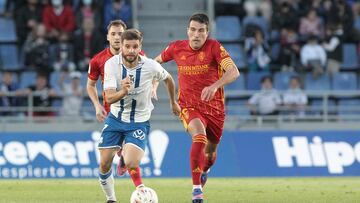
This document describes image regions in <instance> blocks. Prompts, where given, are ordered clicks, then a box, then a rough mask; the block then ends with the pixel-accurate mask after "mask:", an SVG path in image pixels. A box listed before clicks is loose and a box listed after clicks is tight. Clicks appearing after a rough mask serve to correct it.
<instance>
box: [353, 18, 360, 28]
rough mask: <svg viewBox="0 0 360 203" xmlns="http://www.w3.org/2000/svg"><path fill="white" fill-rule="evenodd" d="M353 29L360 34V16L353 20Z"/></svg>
mask: <svg viewBox="0 0 360 203" xmlns="http://www.w3.org/2000/svg"><path fill="white" fill-rule="evenodd" d="M354 28H355V29H356V30H357V31H358V32H360V16H358V17H356V18H355V20H354Z"/></svg>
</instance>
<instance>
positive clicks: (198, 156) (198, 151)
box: [190, 134, 207, 185]
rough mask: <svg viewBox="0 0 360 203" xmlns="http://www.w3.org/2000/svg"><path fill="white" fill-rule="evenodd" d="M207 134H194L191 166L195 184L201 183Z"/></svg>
mask: <svg viewBox="0 0 360 203" xmlns="http://www.w3.org/2000/svg"><path fill="white" fill-rule="evenodd" d="M206 142H207V139H206V135H203V134H198V135H194V136H193V141H192V145H191V151H190V167H191V176H192V181H193V185H201V180H200V176H201V173H202V169H203V165H204V156H205V145H206Z"/></svg>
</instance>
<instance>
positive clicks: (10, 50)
mask: <svg viewBox="0 0 360 203" xmlns="http://www.w3.org/2000/svg"><path fill="white" fill-rule="evenodd" d="M0 23H1V22H0ZM1 32H2V31H1ZM1 32H0V33H1ZM0 61H1V62H2V66H3V69H4V70H19V69H21V68H22V67H21V65H20V63H19V57H18V49H17V47H16V45H10V44H9V45H0Z"/></svg>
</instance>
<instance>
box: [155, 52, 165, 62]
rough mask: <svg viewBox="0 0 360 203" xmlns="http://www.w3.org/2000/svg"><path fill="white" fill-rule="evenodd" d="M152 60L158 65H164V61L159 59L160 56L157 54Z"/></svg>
mask: <svg viewBox="0 0 360 203" xmlns="http://www.w3.org/2000/svg"><path fill="white" fill-rule="evenodd" d="M154 60H155V61H157V62H158V63H160V64H162V63H164V61H163V60H162V58H161V54H159V55H158V56H157V57H155V58H154Z"/></svg>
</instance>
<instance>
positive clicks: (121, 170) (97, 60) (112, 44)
mask: <svg viewBox="0 0 360 203" xmlns="http://www.w3.org/2000/svg"><path fill="white" fill-rule="evenodd" d="M107 30H108V33H107V36H106V37H107V40H108V41H109V47H108V48H106V49H104V50H103V51H101V52H99V53H98V54H96V55H95V56H94V57H93V58H92V59H91V60H90V64H89V70H88V81H87V92H88V95H89V97H90V99H91V101H92V103H93V105H94V107H95V110H96V118H97V120H98V121H100V122H103V121H104V120H105V118H106V116H107V115H108V113H109V112H110V105H109V103H107V102H106V100H105V98H106V97H105V92H102V94H103V98H104V99H103V104H104V106H102V105H101V104H100V101H99V97H98V92H97V89H96V82H97V80H98V79H99V76H100V77H101V84H102V85H103V84H104V65H105V62H106V61H107V60H108V59H110V58H111V57H113V56H114V55H118V54H119V53H120V47H121V34H122V33H123V32H124V31H125V30H126V24H125V23H124V22H123V21H122V20H114V21H111V22H110V23H109V25H108V27H107ZM140 54H141V55H144V53H143V52H142V51H141V53H140ZM121 151H122V150H119V151H116V150H113V149H101V150H100V156H111V157H112V159H111V160H113V158H114V156H115V153H118V155H119V156H120V160H119V164H118V167H117V172H118V174H119V175H123V174H125V172H126V170H127V169H126V168H125V163H124V161H123V156H122V154H121ZM101 160H109V159H106V158H102V159H101ZM111 164H112V161H111V162H104V163H100V168H99V172H100V177H101V175H102V174H106V173H108V172H109V171H106V170H105V169H108V168H110V167H109V166H111ZM128 172H129V174H130V177H131V179H132V180H133V182H134V185H135V187H137V186H139V185H142V179H141V174H140V168H139V167H136V168H134V169H132V170H131V171H130V170H129V171H128ZM110 178H113V177H112V176H111V177H110ZM101 187H102V188H103V190H104V192H105V194H106V190H108V189H107V187H110V185H102V184H101ZM108 202H112V200H109V201H108Z"/></svg>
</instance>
